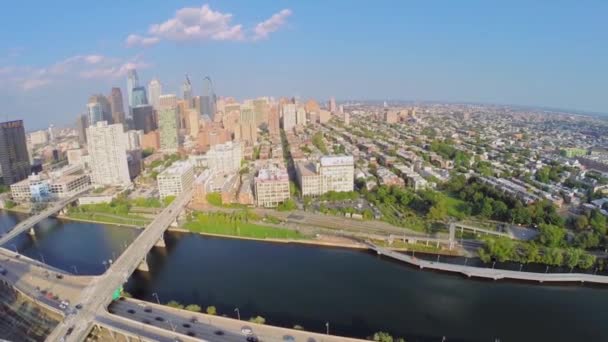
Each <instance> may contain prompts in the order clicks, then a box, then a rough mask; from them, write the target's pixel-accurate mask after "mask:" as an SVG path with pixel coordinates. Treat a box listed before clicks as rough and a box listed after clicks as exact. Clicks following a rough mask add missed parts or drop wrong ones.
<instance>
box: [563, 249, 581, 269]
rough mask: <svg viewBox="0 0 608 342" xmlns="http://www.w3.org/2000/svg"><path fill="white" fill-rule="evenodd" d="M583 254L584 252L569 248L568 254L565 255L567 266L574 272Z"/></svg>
mask: <svg viewBox="0 0 608 342" xmlns="http://www.w3.org/2000/svg"><path fill="white" fill-rule="evenodd" d="M583 254H584V252H583V251H582V250H580V249H578V248H567V249H566V252H565V253H564V259H565V260H564V261H565V264H566V266H568V267H570V270H572V269H573V268H574V267H576V265H578V263H579V261H580V259H581V255H583Z"/></svg>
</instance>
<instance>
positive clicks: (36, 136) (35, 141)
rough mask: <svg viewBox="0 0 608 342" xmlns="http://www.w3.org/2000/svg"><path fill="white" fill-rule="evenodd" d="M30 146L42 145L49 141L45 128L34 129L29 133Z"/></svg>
mask: <svg viewBox="0 0 608 342" xmlns="http://www.w3.org/2000/svg"><path fill="white" fill-rule="evenodd" d="M29 138H30V142H31V143H32V146H37V145H44V144H46V143H48V142H49V132H47V131H45V130H40V131H35V132H32V133H30V134H29Z"/></svg>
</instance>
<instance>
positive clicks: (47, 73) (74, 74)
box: [0, 54, 150, 91]
mask: <svg viewBox="0 0 608 342" xmlns="http://www.w3.org/2000/svg"><path fill="white" fill-rule="evenodd" d="M149 66H150V64H149V63H146V62H145V61H143V60H142V59H141V57H140V56H135V57H131V58H127V59H121V58H112V57H107V56H103V55H97V54H91V55H76V56H72V57H69V58H66V59H64V60H61V61H59V62H56V63H53V64H51V65H49V66H45V67H31V66H0V85H8V86H12V87H15V88H20V89H22V90H25V91H28V90H33V89H37V88H41V87H44V86H48V85H50V84H53V83H57V82H59V81H68V80H69V81H74V80H78V79H115V78H119V77H124V76H126V74H127V71H128V70H129V69H130V68H139V69H143V68H147V67H149Z"/></svg>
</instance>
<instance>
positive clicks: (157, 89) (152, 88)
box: [148, 78, 163, 109]
mask: <svg viewBox="0 0 608 342" xmlns="http://www.w3.org/2000/svg"><path fill="white" fill-rule="evenodd" d="M162 93H163V85H162V84H161V83H160V81H159V80H158V79H156V78H155V79H153V80H152V81H150V83H148V95H149V98H150V104H151V105H152V107H154V109H158V104H159V102H158V101H159V100H158V99H159V97H160V94H162Z"/></svg>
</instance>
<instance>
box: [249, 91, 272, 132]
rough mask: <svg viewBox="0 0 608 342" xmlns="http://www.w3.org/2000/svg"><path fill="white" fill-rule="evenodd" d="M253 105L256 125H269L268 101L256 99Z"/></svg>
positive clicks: (263, 98)
mask: <svg viewBox="0 0 608 342" xmlns="http://www.w3.org/2000/svg"><path fill="white" fill-rule="evenodd" d="M252 102H253V103H252V104H253V114H254V116H255V124H256V125H257V126H266V125H268V115H269V113H268V111H269V106H268V99H267V98H265V97H262V98H259V99H255V100H253V101H252Z"/></svg>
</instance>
